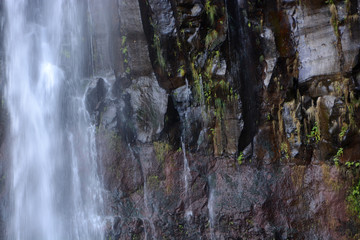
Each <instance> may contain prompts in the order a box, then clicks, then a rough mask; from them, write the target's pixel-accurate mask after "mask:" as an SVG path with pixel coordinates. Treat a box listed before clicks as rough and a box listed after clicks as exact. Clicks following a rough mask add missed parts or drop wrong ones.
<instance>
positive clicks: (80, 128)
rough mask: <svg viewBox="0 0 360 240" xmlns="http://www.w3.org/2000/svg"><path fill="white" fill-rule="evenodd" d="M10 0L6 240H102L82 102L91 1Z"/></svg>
mask: <svg viewBox="0 0 360 240" xmlns="http://www.w3.org/2000/svg"><path fill="white" fill-rule="evenodd" d="M81 2H82V1H75V0H51V1H48V0H37V1H30V0H6V1H5V5H6V7H5V8H6V15H7V21H6V36H5V39H6V40H5V51H6V68H7V69H6V74H7V87H6V101H7V107H8V110H9V113H10V121H11V129H10V135H11V136H10V141H11V148H12V149H11V158H12V180H11V181H10V184H11V186H10V191H11V196H10V201H11V202H12V206H11V209H10V210H9V211H10V212H9V215H10V216H11V219H9V221H8V227H7V238H8V239H16V240H20V239H21V240H23V239H29V240H30V239H31V240H33V239H37V240H45V239H51V240H58V239H59V240H64V239H69V240H70V239H87V240H88V239H97V240H98V239H102V238H103V233H102V231H103V226H102V221H101V217H100V216H101V211H102V208H101V206H102V198H101V184H100V180H99V177H98V175H97V171H98V170H97V162H96V155H97V154H96V148H95V141H94V127H92V126H91V125H90V121H89V117H88V114H87V112H86V110H85V108H84V101H83V97H82V95H83V92H84V89H83V86H84V85H85V84H83V82H81V79H83V76H84V75H85V73H84V69H85V68H84V66H85V65H86V64H84V62H85V60H84V59H85V57H84V53H85V51H84V47H83V45H85V43H84V24H83V22H84V21H83V20H82V19H83V18H82V17H83V16H85V15H83V13H84V9H85V10H86V9H87V8H86V6H85V5H84V2H85V1H83V3H81Z"/></svg>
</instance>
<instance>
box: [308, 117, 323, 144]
mask: <svg viewBox="0 0 360 240" xmlns="http://www.w3.org/2000/svg"><path fill="white" fill-rule="evenodd" d="M307 137H308V140H310V139H314V140H315V142H316V143H319V142H320V140H321V135H320V129H319V125H318V122H315V126H314V127H313V128H312V129H311V132H310V134H308V135H307Z"/></svg>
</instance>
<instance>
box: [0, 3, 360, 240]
mask: <svg viewBox="0 0 360 240" xmlns="http://www.w3.org/2000/svg"><path fill="white" fill-rule="evenodd" d="M88 4H89V6H88V7H89V10H90V11H89V19H90V20H91V21H90V20H89V22H90V23H89V28H90V34H91V41H90V42H91V53H92V62H91V66H92V71H91V72H92V75H93V76H96V77H94V79H93V81H92V82H91V83H90V84H89V86H88V88H87V92H86V106H87V109H88V111H89V113H90V114H91V116H92V119H93V121H94V123H95V124H96V126H97V147H98V154H99V156H98V157H99V161H100V162H101V166H102V169H101V171H102V173H103V176H104V178H103V179H104V184H105V188H106V192H107V196H106V201H105V203H106V209H107V210H106V211H107V212H106V215H107V216H111V218H109V219H111V220H109V221H108V223H107V229H106V239H129V240H130V239H358V238H359V236H360V232H359V229H360V228H359V227H360V220H359V216H360V193H359V186H360V182H359V178H360V172H359V166H360V161H359V159H360V151H359V150H358V149H359V146H360V145H359V144H360V132H359V129H360V109H359V108H360V101H359V97H360V95H359V94H360V92H359V91H360V86H359V85H360V61H359V60H360V59H359V50H360V47H359V46H360V31H359V30H360V27H359V26H360V25H359V15H358V13H359V11H360V2H359V1H356V0H346V1H328V3H326V2H325V1H323V0H316V1H310V0H303V1H295V0H277V1H275V0H260V1H241V0H240V1H238V0H206V1H205V0H138V1H136V0H105V1H97V0H89V1H88ZM1 8H2V1H0V10H1ZM2 22H3V20H2V18H0V33H1V31H2ZM0 36H2V35H1V34H0ZM0 41H2V40H1V37H0ZM0 56H1V57H0V69H2V71H0V72H1V73H4V71H3V68H4V64H3V57H4V54H2V49H1V48H0ZM0 76H1V75H0ZM2 84H3V82H0V87H1V86H3V85H2ZM1 89H3V88H1ZM0 95H2V92H0ZM1 106H3V105H1ZM6 121H7V118H6V109H3V108H2V107H1V108H0V143H1V149H3V150H0V152H1V153H2V155H0V157H1V158H2V159H6V141H2V139H3V135H4V133H5V132H6V125H7V124H6ZM5 162H6V161H5ZM5 169H6V163H5V164H3V166H2V167H1V168H0V174H1V175H0V177H2V176H5V177H6V172H5ZM3 185H4V184H3V181H0V186H3ZM1 189H3V188H1ZM5 191H6V190H2V191H1V192H0V197H2V199H3V198H4V197H3V196H4V195H5ZM2 204H3V205H6V204H8V203H6V201H4V202H3V203H2ZM1 231H2V223H1V222H0V232H1Z"/></svg>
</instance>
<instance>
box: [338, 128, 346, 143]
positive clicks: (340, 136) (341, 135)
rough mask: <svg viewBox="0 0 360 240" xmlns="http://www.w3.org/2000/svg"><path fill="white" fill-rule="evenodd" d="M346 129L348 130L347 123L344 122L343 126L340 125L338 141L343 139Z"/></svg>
mask: <svg viewBox="0 0 360 240" xmlns="http://www.w3.org/2000/svg"><path fill="white" fill-rule="evenodd" d="M347 130H348V125H347V124H344V126H342V128H341V132H340V133H339V139H340V141H342V140H343V138H344V136H345V134H346V131H347Z"/></svg>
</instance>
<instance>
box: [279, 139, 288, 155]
mask: <svg viewBox="0 0 360 240" xmlns="http://www.w3.org/2000/svg"><path fill="white" fill-rule="evenodd" d="M280 150H281V152H282V153H284V154H285V158H289V147H288V145H287V143H285V142H283V143H281V146H280Z"/></svg>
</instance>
